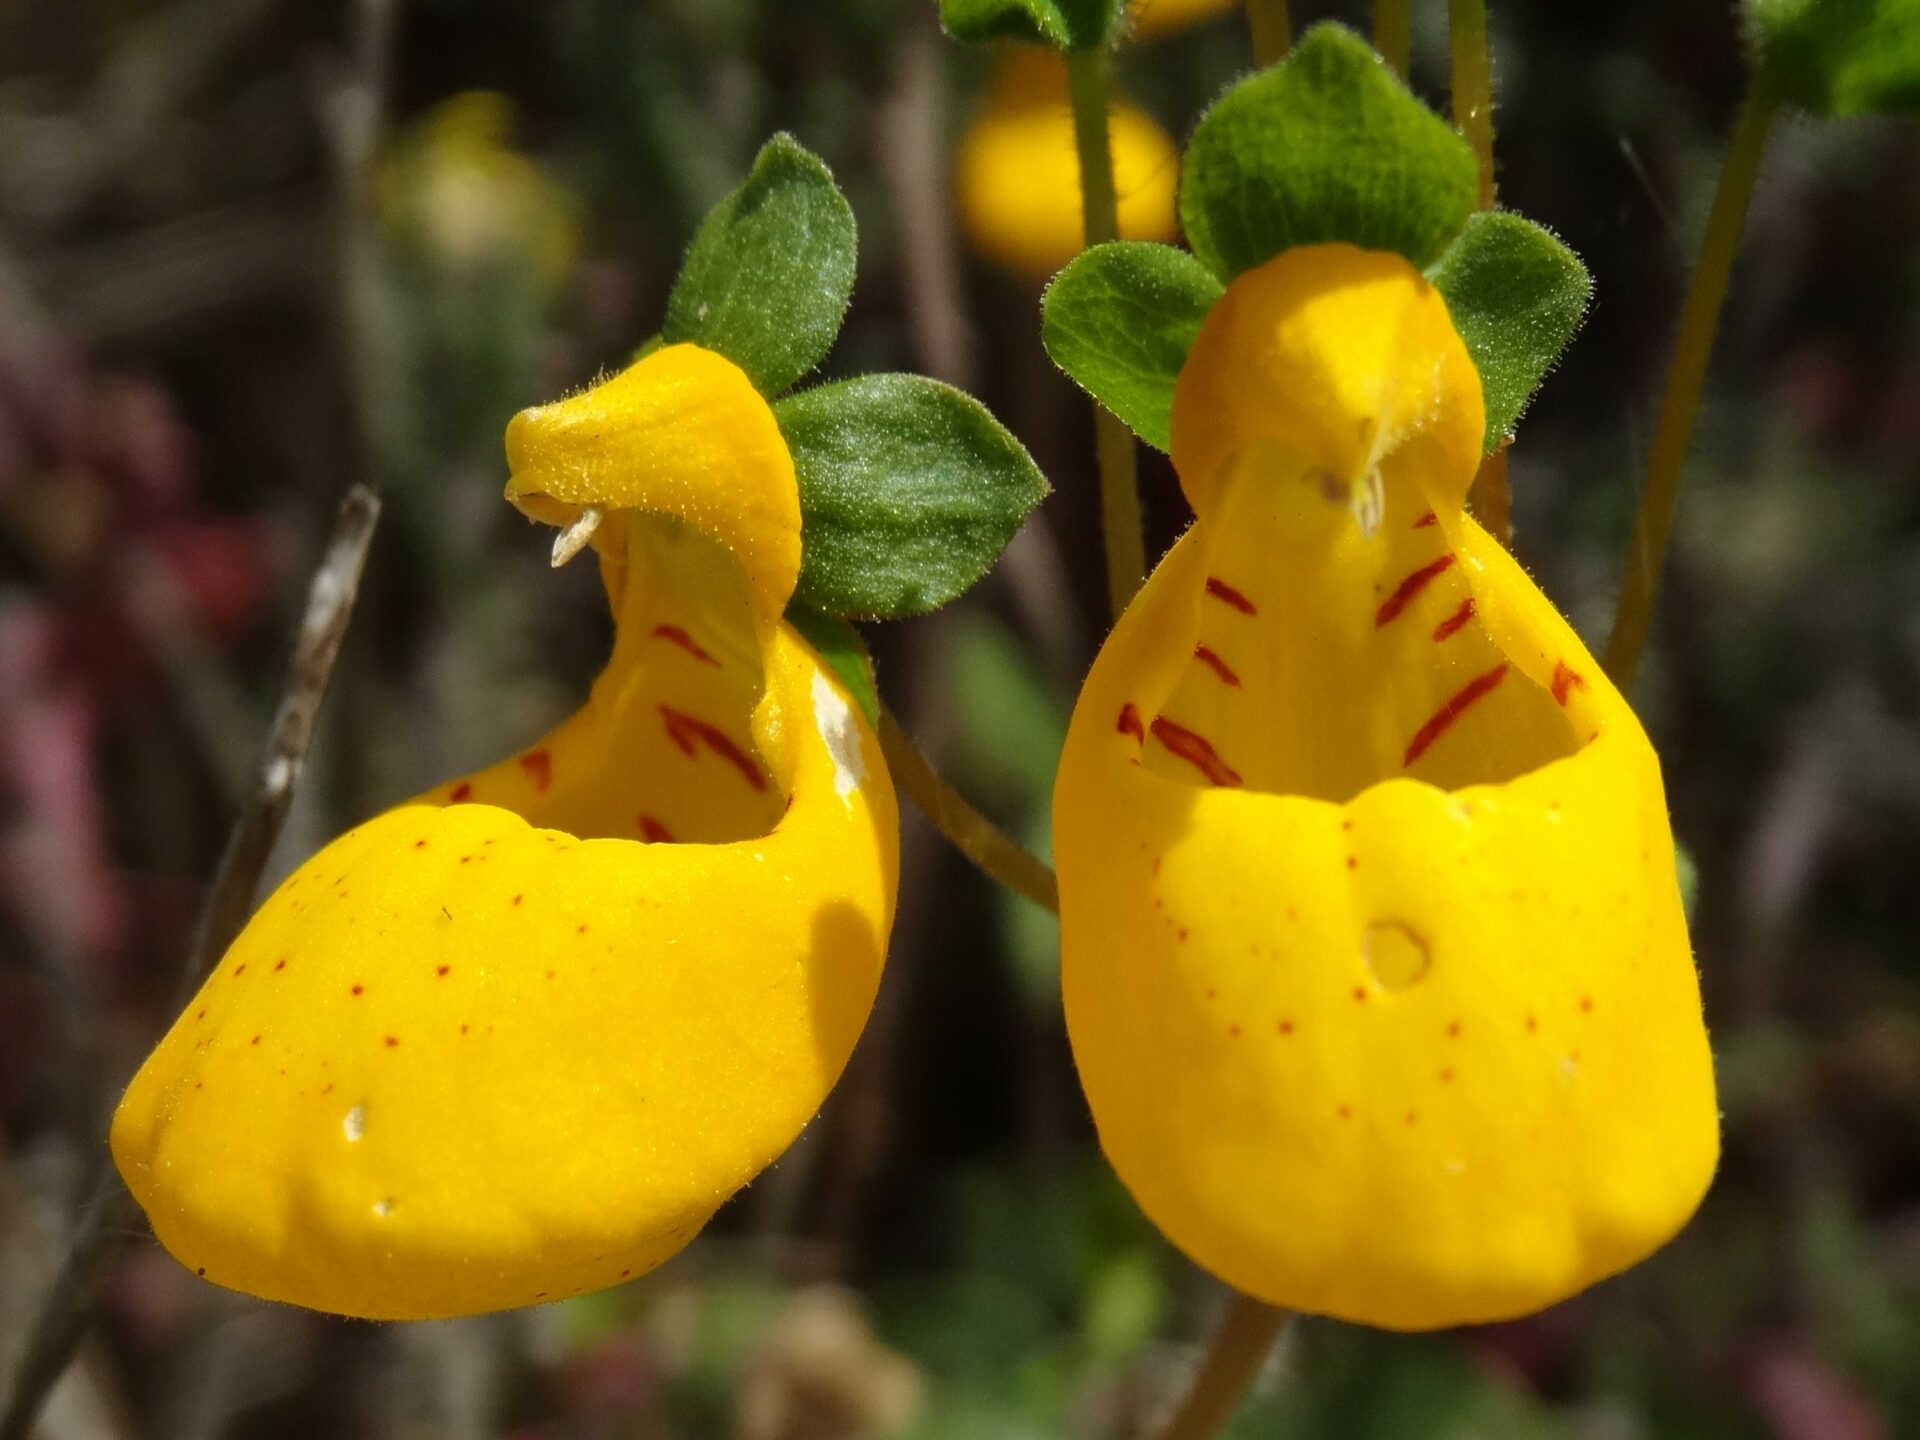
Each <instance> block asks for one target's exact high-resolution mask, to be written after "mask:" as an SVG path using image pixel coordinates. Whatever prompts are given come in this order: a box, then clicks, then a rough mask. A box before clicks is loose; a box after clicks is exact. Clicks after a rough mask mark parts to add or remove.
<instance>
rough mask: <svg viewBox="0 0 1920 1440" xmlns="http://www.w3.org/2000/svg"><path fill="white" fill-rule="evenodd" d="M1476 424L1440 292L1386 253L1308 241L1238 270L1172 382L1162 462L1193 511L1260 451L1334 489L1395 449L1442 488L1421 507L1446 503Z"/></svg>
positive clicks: (1479, 415) (1469, 455) (1458, 488)
mask: <svg viewBox="0 0 1920 1440" xmlns="http://www.w3.org/2000/svg"><path fill="white" fill-rule="evenodd" d="M1276 397H1285V400H1284V402H1280V401H1278V400H1277V399H1276ZM1484 425H1485V418H1484V412H1483V411H1482V409H1481V403H1480V378H1479V375H1478V374H1477V373H1476V372H1475V370H1474V368H1473V361H1472V360H1471V358H1469V356H1468V355H1467V352H1466V348H1465V347H1464V346H1463V345H1461V343H1460V339H1459V337H1458V336H1457V335H1456V334H1455V333H1454V330H1453V322H1452V320H1451V319H1450V318H1449V316H1448V315H1447V307H1446V302H1445V301H1443V300H1442V299H1441V298H1440V295H1439V292H1438V291H1436V290H1434V289H1433V288H1432V287H1431V286H1430V285H1428V284H1426V283H1425V282H1424V281H1423V280H1421V279H1420V277H1419V275H1418V274H1416V273H1415V272H1414V270H1413V267H1412V266H1410V265H1408V264H1407V262H1406V261H1404V260H1402V259H1401V258H1400V257H1399V256H1397V255H1389V254H1385V253H1382V252H1380V251H1368V250H1357V249H1355V248H1354V247H1353V246H1351V245H1308V246H1302V247H1300V248H1298V249H1294V250H1288V251H1286V252H1285V253H1283V254H1282V255H1280V256H1279V257H1278V258H1276V259H1274V260H1270V261H1268V262H1267V263H1266V264H1265V265H1262V266H1260V267H1259V268H1258V269H1255V270H1250V271H1248V272H1247V273H1246V274H1244V275H1242V276H1240V277H1239V278H1238V279H1236V280H1235V281H1234V282H1233V284H1232V285H1230V286H1228V287H1227V293H1226V294H1225V295H1224V296H1223V297H1222V298H1221V299H1220V300H1219V302H1218V303H1216V304H1215V306H1214V308H1213V310H1212V311H1211V312H1210V313H1209V314H1208V316H1207V322H1206V324H1205V325H1203V326H1202V327H1201V330H1200V334H1199V335H1198V336H1197V337H1195V340H1194V343H1193V347H1192V349H1191V350H1190V351H1189V352H1188V354H1187V361H1186V365H1185V366H1184V368H1183V369H1182V370H1181V373H1180V379H1179V382H1178V383H1177V384H1176V385H1175V387H1174V392H1173V462H1174V468H1175V469H1176V470H1178V471H1179V474H1180V485H1181V488H1182V489H1183V490H1185V491H1186V495H1187V503H1188V504H1190V505H1192V506H1193V510H1194V513H1195V514H1196V515H1200V516H1205V515H1206V514H1207V513H1208V510H1209V508H1210V506H1211V505H1212V503H1213V494H1214V491H1215V489H1216V487H1217V485H1218V483H1219V480H1220V477H1221V476H1222V474H1223V473H1224V472H1225V470H1226V467H1227V465H1228V464H1229V463H1230V462H1231V461H1232V460H1233V459H1234V458H1235V457H1237V456H1239V455H1241V454H1242V453H1244V452H1246V451H1249V450H1251V449H1253V448H1254V447H1255V446H1257V445H1266V446H1270V447H1272V448H1274V449H1276V450H1281V451H1286V452H1290V453H1292V454H1294V455H1297V456H1298V457H1300V458H1301V460H1302V461H1303V462H1306V463H1308V464H1309V465H1310V467H1311V468H1313V469H1315V470H1316V471H1319V472H1322V473H1324V474H1325V475H1327V476H1329V477H1330V479H1331V481H1333V482H1336V483H1337V484H1338V485H1339V486H1341V487H1342V488H1346V487H1351V486H1353V485H1355V484H1358V483H1359V482H1360V481H1362V480H1363V479H1364V478H1365V477H1366V476H1367V474H1368V473H1369V472H1370V471H1371V470H1372V469H1373V468H1374V467H1376V466H1377V465H1378V464H1380V463H1381V461H1382V460H1384V459H1385V458H1386V457H1388V456H1394V457H1396V463H1398V464H1400V465H1401V466H1403V467H1405V468H1406V469H1407V470H1408V471H1409V473H1410V474H1412V475H1413V476H1414V477H1415V479H1416V480H1417V482H1418V483H1420V484H1423V485H1439V486H1441V487H1443V488H1444V490H1445V493H1436V494H1434V495H1433V496H1431V497H1430V503H1442V502H1445V503H1447V504H1450V505H1452V506H1453V507H1455V508H1457V507H1458V506H1459V504H1460V502H1461V501H1462V500H1464V499H1465V497H1466V493H1467V486H1468V485H1470V484H1471V483H1472V481H1473V472H1474V468H1475V465H1476V464H1477V462H1478V460H1479V456H1480V437H1481V432H1482V430H1483V429H1484ZM1463 477H1464V478H1463Z"/></svg>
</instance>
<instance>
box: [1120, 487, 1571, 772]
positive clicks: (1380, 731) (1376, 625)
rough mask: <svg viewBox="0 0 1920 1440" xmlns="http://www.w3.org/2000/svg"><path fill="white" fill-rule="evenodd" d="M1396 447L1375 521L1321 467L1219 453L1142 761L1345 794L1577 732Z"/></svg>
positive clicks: (1526, 750) (1547, 749)
mask: <svg viewBox="0 0 1920 1440" xmlns="http://www.w3.org/2000/svg"><path fill="white" fill-rule="evenodd" d="M1398 458H1399V457H1389V459H1388V460H1387V461H1386V462H1385V464H1384V466H1383V471H1384V477H1383V478H1384V486H1383V490H1384V509H1383V512H1382V513H1381V515H1380V520H1379V525H1378V528H1377V530H1376V531H1375V533H1374V534H1373V535H1372V536H1371V537H1367V536H1364V535H1363V534H1362V533H1361V527H1360V526H1359V525H1358V524H1356V523H1355V519H1354V514H1353V511H1352V509H1351V507H1350V505H1349V504H1348V502H1347V500H1346V499H1345V498H1344V497H1341V496H1335V495H1331V494H1329V492H1328V490H1327V487H1326V486H1325V485H1324V483H1323V480H1324V477H1321V476H1317V475H1316V474H1315V473H1313V472H1311V471H1309V470H1304V469H1301V468H1299V467H1298V466H1292V465H1287V466H1281V465H1276V463H1275V459H1274V457H1273V456H1272V455H1271V454H1269V455H1266V456H1255V457H1249V458H1248V459H1246V460H1243V461H1242V462H1240V463H1238V464H1236V465H1235V466H1234V467H1232V469H1231V470H1230V472H1229V474H1228V475H1227V477H1226V479H1225V481H1224V488H1223V490H1222V491H1221V493H1220V495H1219V497H1218V500H1217V508H1216V510H1215V512H1214V514H1213V515H1211V516H1210V517H1209V518H1208V520H1207V521H1206V522H1205V536H1204V543H1206V544H1207V545H1208V552H1207V556H1206V579H1205V593H1204V595H1202V596H1201V598H1200V604H1199V617H1198V618H1199V624H1198V631H1197V634H1196V639H1195V644H1194V651H1193V658H1192V660H1191V662H1189V664H1188V665H1187V667H1186V669H1185V671H1184V673H1183V674H1182V675H1181V677H1180V679H1179V680H1178V681H1177V682H1176V684H1175V686H1174V688H1173V691H1172V693H1171V695H1170V697H1169V698H1168V700H1167V702H1166V704H1165V706H1164V707H1163V708H1162V710H1161V712H1160V714H1159V715H1158V716H1155V717H1153V718H1152V719H1151V721H1150V722H1149V723H1148V724H1147V725H1146V726H1145V728H1146V730H1147V732H1148V733H1147V735H1146V742H1147V743H1146V745H1145V748H1144V757H1145V764H1146V765H1147V767H1148V768H1149V769H1151V770H1153V771H1154V772H1156V773H1157V774H1160V775H1162V776H1164V777H1166V778H1168V779H1171V780H1177V781H1181V782H1183V783H1191V784H1214V785H1226V786H1236V787H1244V788H1246V789H1250V790H1260V791H1268V792H1272V793H1279V794H1290V795H1306V796H1311V797H1313V798H1316V799H1322V800H1329V801H1333V802H1336V803H1344V802H1345V801H1347V800H1350V799H1352V798H1353V797H1354V796H1355V795H1357V794H1359V793H1360V792H1361V791H1362V790H1364V789H1366V788H1367V787H1368V786H1370V785H1374V784H1377V783H1378V782H1380V781H1382V780H1387V779H1391V778H1393V777H1394V776H1400V775H1405V776H1411V777H1413V778H1415V779H1419V780H1424V781H1427V782H1429V783H1431V784H1433V785H1436V786H1439V787H1441V788H1442V789H1449V790H1451V789H1458V788H1461V787H1463V786H1467V785H1476V784H1498V783H1501V782H1504V781H1507V780H1511V779H1513V778H1515V777H1516V776H1519V775H1522V774H1525V773H1526V772H1527V771H1530V770H1533V769H1536V768H1538V767H1539V766H1541V765H1545V764H1547V763H1549V762H1551V761H1554V760H1558V759H1561V758H1563V757H1564V756H1567V755H1570V754H1572V753H1573V752H1574V751H1575V750H1577V749H1578V748H1579V743H1580V737H1579V736H1578V735H1577V734H1576V732H1575V730H1574V728H1573V725H1572V724H1571V722H1570V721H1569V719H1568V717H1567V715H1566V713H1565V712H1564V710H1563V709H1562V706H1561V704H1560V703H1558V701H1559V699H1560V698H1561V697H1556V696H1555V695H1554V694H1553V693H1552V692H1551V691H1550V690H1549V689H1548V688H1547V687H1544V686H1542V685H1540V684H1538V683H1536V682H1535V681H1534V680H1533V679H1531V678H1530V677H1529V676H1527V675H1526V674H1524V673H1523V672H1522V670H1521V669H1520V667H1519V666H1517V665H1515V664H1513V663H1512V659H1511V657H1510V656H1509V655H1508V654H1507V653H1506V652H1505V651H1504V650H1503V649H1502V647H1501V645H1500V643H1499V641H1498V639H1497V638H1496V637H1495V636H1494V635H1493V634H1492V633H1491V632H1490V631H1489V629H1488V628H1487V626H1486V625H1485V624H1484V623H1483V621H1482V619H1481V617H1480V615H1479V613H1478V608H1477V606H1476V602H1475V597H1474V591H1473V583H1474V581H1475V578H1476V577H1475V576H1474V575H1473V574H1472V573H1471V567H1470V565H1469V564H1468V563H1467V562H1465V561H1464V560H1463V559H1462V557H1461V556H1460V555H1458V554H1457V553H1455V551H1454V550H1453V549H1452V548H1451V546H1450V544H1449V541H1448V538H1447V533H1446V529H1445V528H1444V527H1442V526H1441V525H1440V524H1439V523H1438V521H1437V519H1436V517H1435V516H1434V514H1433V512H1432V511H1430V510H1428V509H1427V508H1426V505H1425V502H1424V501H1423V500H1422V499H1421V498H1420V491H1419V488H1418V487H1417V486H1416V485H1414V484H1413V483H1412V480H1411V478H1410V477H1408V476H1407V475H1405V474H1404V473H1401V474H1398V475H1396V473H1395V471H1396V469H1397V468H1399V466H1398V465H1397V463H1396V461H1397V460H1398ZM1195 539H1196V540H1201V539H1202V537H1201V536H1196V537H1195Z"/></svg>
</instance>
